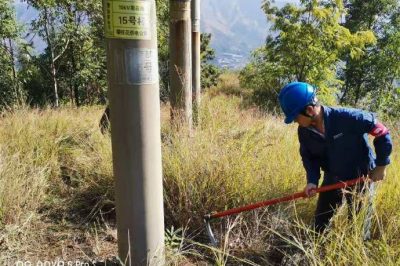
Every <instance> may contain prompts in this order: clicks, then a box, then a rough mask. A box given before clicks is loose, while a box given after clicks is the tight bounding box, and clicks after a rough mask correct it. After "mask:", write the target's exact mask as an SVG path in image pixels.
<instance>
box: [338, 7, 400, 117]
mask: <svg viewBox="0 0 400 266" xmlns="http://www.w3.org/2000/svg"><path fill="white" fill-rule="evenodd" d="M346 6H347V8H348V14H347V17H346V22H345V23H344V25H345V26H346V27H348V28H349V30H350V31H352V32H355V31H359V30H370V31H372V32H374V34H375V36H377V42H376V43H374V44H373V45H370V46H369V47H368V49H367V50H366V53H364V54H363V56H361V57H359V58H352V57H350V56H349V55H348V54H344V56H343V61H344V62H346V66H345V68H344V70H343V71H342V73H341V76H340V78H341V79H342V80H343V83H344V86H343V87H342V88H341V90H342V94H341V97H340V101H341V103H343V104H352V105H358V106H363V107H365V106H368V107H370V108H371V109H373V110H375V111H379V110H380V111H384V112H386V113H387V114H388V115H400V109H399V108H398V101H399V97H400V94H399V90H398V87H399V85H398V83H397V82H398V80H399V78H400V30H399V29H400V4H399V2H398V1H396V0H377V1H360V0H351V1H347V2H346ZM396 81H397V82H396Z"/></svg>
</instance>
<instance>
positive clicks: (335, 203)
mask: <svg viewBox="0 0 400 266" xmlns="http://www.w3.org/2000/svg"><path fill="white" fill-rule="evenodd" d="M337 182H339V181H336V180H334V181H333V182H332V181H331V182H326V180H324V182H323V183H322V185H323V186H325V185H330V184H334V183H337ZM366 188H367V187H366V185H363V184H360V185H356V186H353V187H349V188H346V191H347V192H348V193H343V190H342V189H336V190H332V191H327V192H322V193H320V194H319V197H318V201H317V209H316V211H315V224H314V226H315V230H316V231H317V232H320V233H321V232H323V231H324V230H325V229H326V227H327V226H328V224H329V221H330V219H331V218H332V216H333V215H334V213H335V210H336V209H337V208H338V207H339V206H340V205H341V204H342V203H345V202H347V204H348V206H349V218H351V217H352V215H353V206H352V204H353V198H354V196H356V195H360V194H363V193H365V192H366V191H367V189H366ZM353 192H355V193H353ZM355 207H356V208H355V210H356V211H359V210H360V209H361V207H362V206H361V204H360V203H357V205H356V206H355Z"/></svg>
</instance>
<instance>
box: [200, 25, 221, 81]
mask: <svg viewBox="0 0 400 266" xmlns="http://www.w3.org/2000/svg"><path fill="white" fill-rule="evenodd" d="M200 41H201V45H200V51H201V87H202V88H203V89H205V88H210V87H212V86H215V85H217V83H218V77H219V76H220V74H221V69H219V68H218V67H217V66H215V65H213V64H212V63H210V62H211V61H212V60H214V59H215V50H214V49H212V48H211V33H202V34H201V35H200Z"/></svg>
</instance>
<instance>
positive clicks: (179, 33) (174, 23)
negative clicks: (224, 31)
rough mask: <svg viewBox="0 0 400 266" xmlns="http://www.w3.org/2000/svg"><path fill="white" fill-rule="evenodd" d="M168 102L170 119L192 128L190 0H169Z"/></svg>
mask: <svg viewBox="0 0 400 266" xmlns="http://www.w3.org/2000/svg"><path fill="white" fill-rule="evenodd" d="M170 17H171V21H170V66H169V69H170V90H171V91H170V102H171V107H172V110H171V116H172V119H173V121H174V122H178V123H183V124H184V125H185V124H186V126H187V127H188V129H189V131H190V130H191V129H192V70H191V67H192V62H191V55H192V47H191V37H190V36H191V34H190V32H191V25H190V20H191V19H190V0H170Z"/></svg>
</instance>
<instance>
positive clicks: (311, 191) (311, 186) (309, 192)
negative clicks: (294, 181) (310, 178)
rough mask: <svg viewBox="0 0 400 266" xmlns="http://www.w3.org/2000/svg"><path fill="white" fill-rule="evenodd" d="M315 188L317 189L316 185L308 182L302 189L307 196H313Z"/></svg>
mask: <svg viewBox="0 0 400 266" xmlns="http://www.w3.org/2000/svg"><path fill="white" fill-rule="evenodd" d="M316 189H317V185H315V184H313V183H308V184H307V186H306V188H305V189H304V193H306V195H307V197H313V196H315V194H317V193H316V192H315V190H316Z"/></svg>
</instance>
